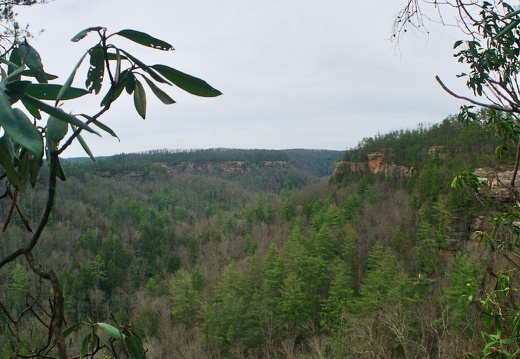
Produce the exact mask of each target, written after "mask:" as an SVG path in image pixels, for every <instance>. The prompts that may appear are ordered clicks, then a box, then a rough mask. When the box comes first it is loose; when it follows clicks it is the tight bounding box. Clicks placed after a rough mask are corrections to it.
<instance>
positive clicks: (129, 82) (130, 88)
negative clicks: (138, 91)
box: [125, 71, 135, 94]
mask: <svg viewBox="0 0 520 359" xmlns="http://www.w3.org/2000/svg"><path fill="white" fill-rule="evenodd" d="M125 89H126V92H127V93H128V94H131V93H132V92H134V89H135V76H134V73H133V72H131V71H130V72H129V73H128V75H126V79H125Z"/></svg>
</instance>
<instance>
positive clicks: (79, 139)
mask: <svg viewBox="0 0 520 359" xmlns="http://www.w3.org/2000/svg"><path fill="white" fill-rule="evenodd" d="M72 129H73V130H74V131H76V129H77V128H76V127H75V126H72ZM78 141H79V143H80V144H81V147H83V150H84V151H85V153H86V154H87V155H88V156H89V157H90V159H91V160H92V161H95V160H96V159H95V158H94V155H93V154H92V151H90V148H89V147H88V145H87V142H85V140H84V139H83V136H81V134H78Z"/></svg>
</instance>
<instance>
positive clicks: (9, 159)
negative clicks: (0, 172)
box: [0, 135, 25, 192]
mask: <svg viewBox="0 0 520 359" xmlns="http://www.w3.org/2000/svg"><path fill="white" fill-rule="evenodd" d="M12 146H13V145H12V143H11V139H10V138H9V137H8V136H7V135H4V136H2V137H0V166H2V167H3V169H4V171H5V173H6V175H7V178H8V179H9V182H10V183H11V184H12V185H13V186H15V187H16V188H17V189H19V190H20V191H22V192H23V191H24V190H25V183H24V181H23V177H22V175H21V174H20V173H19V172H18V171H17V170H16V168H15V166H14V163H13V156H12V154H11V152H12V151H10V150H9V148H11V149H12Z"/></svg>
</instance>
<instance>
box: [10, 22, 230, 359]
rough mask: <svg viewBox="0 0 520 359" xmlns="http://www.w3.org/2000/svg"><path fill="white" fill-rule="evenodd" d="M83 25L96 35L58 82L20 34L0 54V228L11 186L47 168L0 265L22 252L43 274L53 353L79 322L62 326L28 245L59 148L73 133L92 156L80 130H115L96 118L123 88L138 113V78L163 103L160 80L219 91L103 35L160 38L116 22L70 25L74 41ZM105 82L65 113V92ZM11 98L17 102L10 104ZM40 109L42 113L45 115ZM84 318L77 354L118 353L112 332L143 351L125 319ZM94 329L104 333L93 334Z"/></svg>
mask: <svg viewBox="0 0 520 359" xmlns="http://www.w3.org/2000/svg"><path fill="white" fill-rule="evenodd" d="M91 33H94V34H97V35H98V37H99V41H98V43H97V44H95V45H94V46H92V47H90V48H89V49H88V50H87V51H86V52H85V54H84V55H83V56H82V57H81V58H80V60H79V61H78V63H77V64H76V65H75V67H74V68H73V70H72V72H71V74H70V76H69V77H68V78H67V80H66V81H65V82H64V83H63V84H54V83H51V81H54V80H56V79H57V77H56V76H53V75H51V74H48V73H46V72H45V71H44V66H43V63H42V60H41V58H40V55H39V54H38V52H37V51H36V50H35V49H34V48H33V47H32V46H31V45H29V43H28V42H27V41H24V42H22V43H20V44H17V45H16V46H15V47H13V48H12V50H11V51H10V52H9V54H8V55H9V56H4V57H0V63H1V64H2V67H1V71H2V78H1V81H0V126H1V128H2V129H3V130H4V134H3V136H2V137H0V168H1V170H2V171H3V174H2V177H3V178H4V180H5V185H6V188H7V192H6V193H7V194H12V193H14V195H11V196H4V197H5V198H10V199H11V201H12V202H11V203H12V205H11V208H12V210H11V211H9V213H8V216H7V218H6V219H5V225H4V230H6V229H7V227H8V224H9V221H10V219H11V217H12V216H14V215H16V213H15V212H14V209H17V211H18V214H19V215H20V216H22V218H25V216H24V215H23V213H22V211H21V210H20V208H19V207H18V206H17V193H18V192H24V191H26V190H27V189H28V187H33V188H34V187H35V186H36V184H37V182H38V181H39V180H40V176H39V173H40V171H41V170H42V169H43V168H46V169H47V170H48V172H49V174H48V176H47V178H48V182H47V184H46V187H47V191H48V194H47V203H46V207H45V210H44V212H43V215H42V217H41V219H40V220H39V222H38V225H37V227H36V229H35V231H34V233H33V234H32V236H31V238H30V239H29V240H28V241H27V243H26V244H25V245H24V246H22V247H20V248H18V249H16V250H14V251H13V252H11V253H10V254H8V255H6V256H5V257H4V258H1V259H0V268H3V267H4V266H6V265H7V264H8V263H11V262H13V261H15V260H16V259H17V258H19V257H21V256H23V257H25V259H26V261H27V263H28V264H29V267H30V268H31V270H32V271H33V272H34V273H35V274H36V275H37V276H38V277H39V278H41V279H42V280H46V281H48V282H50V284H51V286H52V292H53V301H52V303H53V308H52V314H51V316H50V322H49V324H48V325H46V327H47V330H48V331H49V338H51V337H52V338H53V340H52V341H51V340H49V342H48V346H47V347H46V349H47V348H52V347H54V345H55V346H56V348H57V355H58V357H59V358H68V352H67V346H66V343H65V337H66V336H67V335H70V334H71V333H72V332H74V331H75V330H76V329H77V328H78V327H79V325H76V326H72V327H70V328H69V329H68V330H65V331H64V330H63V327H64V325H65V315H64V296H63V289H62V286H61V283H60V280H59V277H58V275H57V273H56V272H55V271H54V270H45V269H43V267H42V266H41V265H40V264H39V263H40V261H37V260H36V259H35V258H34V254H33V250H34V248H35V247H36V246H37V245H38V243H39V241H40V239H41V236H42V233H43V231H44V229H45V227H46V226H47V224H48V222H49V219H50V217H51V213H52V210H53V208H54V206H55V197H56V187H57V179H58V178H59V179H61V180H66V174H65V172H64V170H63V166H62V163H61V159H60V155H62V154H63V153H64V152H65V151H66V150H67V148H68V147H69V146H70V145H71V144H72V143H73V142H74V141H75V140H78V142H79V143H80V144H81V146H82V147H83V149H84V150H85V152H86V153H87V154H88V156H90V157H91V158H92V159H94V156H93V155H92V152H91V150H90V149H89V147H88V145H87V143H86V141H85V139H84V138H83V137H82V132H84V131H87V132H89V133H94V134H97V135H99V132H105V133H108V134H110V135H111V136H114V137H116V138H117V135H116V133H115V132H114V131H113V130H112V129H111V128H110V127H109V126H107V125H106V124H104V123H102V122H100V120H99V119H100V118H101V117H102V116H103V115H105V114H106V113H107V112H108V111H109V109H110V107H111V105H112V104H113V103H114V102H115V101H117V99H118V98H119V97H120V96H121V95H122V93H123V92H126V93H127V94H128V95H131V96H133V100H134V105H135V109H136V111H137V113H138V114H139V116H141V117H142V118H143V119H144V118H145V117H146V104H147V101H146V96H147V92H146V90H145V86H144V84H146V86H147V87H148V88H149V89H150V90H151V92H152V93H153V94H154V95H155V96H156V97H157V98H159V100H161V101H162V102H163V103H164V104H167V105H168V104H173V103H175V101H174V100H173V99H172V98H171V97H170V95H168V94H167V93H166V92H165V91H164V90H163V89H161V87H160V86H173V85H175V86H177V87H179V88H180V89H182V90H184V91H187V92H189V93H191V94H193V95H196V96H203V97H215V96H219V95H221V93H220V91H218V90H216V89H215V88H213V87H212V86H210V85H209V84H208V83H206V82H205V81H203V80H201V79H199V78H196V77H193V76H191V75H188V74H186V73H183V72H181V71H179V70H176V69H174V68H172V67H169V66H167V65H162V64H156V65H147V64H145V63H144V62H142V61H140V60H139V59H137V58H136V57H135V56H133V55H132V54H130V53H129V52H128V51H126V50H124V49H122V48H119V47H116V46H115V45H113V44H111V43H110V40H111V38H113V37H122V38H125V39H127V40H130V41H132V42H134V43H137V44H140V45H143V46H145V47H148V48H153V49H157V50H161V51H171V50H173V47H172V46H171V45H170V44H169V43H167V42H165V41H163V40H160V39H157V38H155V37H152V36H150V35H148V34H145V33H143V32H139V31H136V30H122V31H119V32H116V33H113V34H110V35H108V34H107V30H106V29H105V28H103V27H91V28H88V29H85V30H83V31H81V32H80V33H78V34H77V35H76V36H74V37H73V38H72V41H74V42H78V41H80V40H82V39H84V38H85V37H87V35H89V34H91ZM87 59H88V71H87V75H86V80H85V88H81V87H73V83H74V80H75V78H76V77H77V74H78V72H79V70H80V69H81V68H82V64H83V63H84V61H86V60H87ZM107 82H108V85H107V87H108V89H107V90H106V92H105V94H104V97H103V99H102V100H101V103H100V109H99V110H98V111H97V112H95V114H93V115H88V114H83V113H82V114H71V113H68V112H66V111H64V110H63V109H62V108H61V106H62V104H63V103H65V102H68V101H70V100H74V99H77V98H80V97H83V96H86V95H91V94H93V95H99V94H101V93H102V90H103V88H104V86H105V85H106V84H107ZM15 104H16V106H17V107H14V105H15ZM18 105H21V106H18ZM21 108H23V109H25V111H24V110H22V109H21ZM44 116H47V119H46V121H45V119H44ZM69 131H70V132H69ZM29 228H31V227H30V225H29V224H28V223H27V229H28V230H29ZM85 325H89V326H90V327H91V328H92V331H91V332H90V333H89V334H88V335H87V336H86V337H85V339H84V341H83V346H82V348H81V353H80V357H87V356H90V357H94V355H95V354H96V353H97V352H99V351H100V349H101V348H105V349H107V350H109V352H110V353H111V355H113V356H114V357H118V355H117V350H116V347H114V346H113V341H115V340H122V341H123V342H124V346H123V347H124V348H126V349H125V351H126V352H127V353H129V352H131V353H132V357H134V358H141V357H144V349H143V348H142V344H140V339H139V338H138V337H137V336H136V335H135V333H133V331H132V330H131V329H130V327H126V326H121V327H119V329H118V328H116V327H113V326H110V325H109V324H104V323H89V324H85ZM97 329H100V330H101V331H102V332H104V333H105V334H106V335H108V337H109V338H108V339H106V338H104V337H102V336H100V335H98V334H97V331H96V330H97ZM88 348H91V351H90V354H87V352H88ZM51 353H52V350H51ZM15 355H16V353H15ZM46 357H49V358H50V357H52V354H50V353H49V354H48V356H46Z"/></svg>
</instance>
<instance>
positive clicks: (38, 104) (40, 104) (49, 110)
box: [22, 94, 99, 136]
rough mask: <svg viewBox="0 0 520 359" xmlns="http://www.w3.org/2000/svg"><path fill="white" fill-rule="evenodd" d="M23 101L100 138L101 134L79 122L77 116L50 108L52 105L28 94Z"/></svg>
mask: <svg viewBox="0 0 520 359" xmlns="http://www.w3.org/2000/svg"><path fill="white" fill-rule="evenodd" d="M22 101H25V102H27V103H28V104H29V105H30V106H33V107H36V108H38V109H39V110H41V111H43V112H46V113H47V114H49V115H51V116H53V117H56V118H57V119H59V120H61V121H65V122H68V123H70V124H71V125H75V126H78V127H79V128H81V129H82V130H85V131H88V132H90V133H95V134H96V135H98V136H99V133H97V132H96V131H94V130H93V129H92V128H90V127H89V126H88V125H87V124H86V123H84V122H82V121H80V120H78V119H77V118H76V117H75V116H73V115H71V114H68V113H66V112H65V111H63V110H62V109H61V108H58V107H53V106H50V105H48V104H46V103H45V102H42V101H40V100H38V99H36V98H34V97H32V96H29V95H27V94H26V95H24V97H23V98H22Z"/></svg>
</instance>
